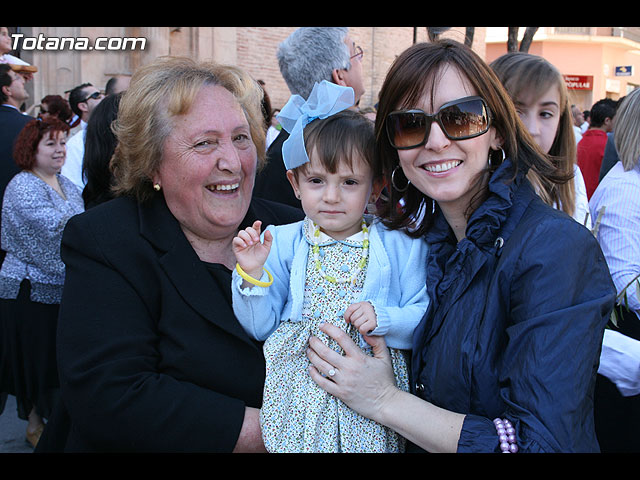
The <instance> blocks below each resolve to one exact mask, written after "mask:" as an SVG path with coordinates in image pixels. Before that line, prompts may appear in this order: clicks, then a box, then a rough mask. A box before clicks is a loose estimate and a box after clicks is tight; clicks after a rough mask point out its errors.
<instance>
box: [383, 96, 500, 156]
mask: <svg viewBox="0 0 640 480" xmlns="http://www.w3.org/2000/svg"><path fill="white" fill-rule="evenodd" d="M434 120H435V121H436V122H438V125H440V128H441V129H442V132H443V133H444V134H445V135H446V137H447V138H448V139H450V140H466V139H468V138H473V137H477V136H479V135H482V134H483V133H486V132H487V131H488V130H489V125H490V123H491V113H490V111H489V107H488V106H487V104H486V103H485V101H484V100H483V99H482V98H480V97H464V98H459V99H457V100H453V101H451V102H447V103H445V104H444V105H442V106H441V107H440V109H439V110H438V111H437V112H436V113H435V114H433V115H430V114H428V113H425V112H423V111H422V110H400V111H397V112H392V113H390V114H389V115H388V116H387V136H388V137H389V141H390V142H391V145H392V146H393V147H394V148H397V149H399V150H405V149H409V148H415V147H419V146H420V145H424V144H425V143H426V142H427V139H428V138H429V132H430V131H431V124H432V123H433V121H434Z"/></svg>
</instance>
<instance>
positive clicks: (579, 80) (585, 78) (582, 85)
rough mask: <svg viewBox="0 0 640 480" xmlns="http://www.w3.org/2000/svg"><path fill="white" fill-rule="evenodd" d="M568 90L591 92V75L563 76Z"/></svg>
mask: <svg viewBox="0 0 640 480" xmlns="http://www.w3.org/2000/svg"><path fill="white" fill-rule="evenodd" d="M563 77H564V81H565V83H566V84H567V88H568V89H569V90H593V75H563Z"/></svg>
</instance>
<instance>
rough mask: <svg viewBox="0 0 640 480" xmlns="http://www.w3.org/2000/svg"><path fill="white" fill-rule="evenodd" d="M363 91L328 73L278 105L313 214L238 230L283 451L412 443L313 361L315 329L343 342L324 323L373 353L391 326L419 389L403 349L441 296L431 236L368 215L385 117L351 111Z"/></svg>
mask: <svg viewBox="0 0 640 480" xmlns="http://www.w3.org/2000/svg"><path fill="white" fill-rule="evenodd" d="M353 98H354V96H353V90H352V89H351V88H348V87H341V86H338V85H335V84H332V83H329V82H322V83H320V84H316V86H315V88H314V89H313V91H312V93H311V95H310V96H309V100H308V101H306V102H305V101H304V99H302V98H301V97H299V96H296V95H294V96H293V97H292V98H291V99H290V100H289V102H288V103H287V105H285V107H284V108H283V109H282V112H281V114H280V115H279V116H278V120H279V121H280V123H281V124H282V126H283V128H285V129H286V130H287V131H288V132H290V137H289V138H288V139H287V141H286V142H285V143H284V145H283V160H284V162H285V166H286V168H287V177H288V179H289V181H290V183H291V185H292V186H293V189H294V191H295V193H296V196H298V198H300V200H301V202H302V208H303V210H304V212H305V215H306V217H305V219H304V220H303V221H301V222H298V223H295V224H290V225H284V226H278V227H273V226H269V227H268V228H267V229H266V231H265V232H264V234H263V235H262V239H261V223H260V222H259V221H257V222H255V223H254V225H253V226H252V227H249V228H247V229H245V230H243V231H241V232H240V233H239V234H238V236H237V237H236V238H235V239H234V240H233V249H234V253H235V255H236V259H237V262H238V265H237V266H236V270H234V272H233V286H232V292H233V307H234V311H235V313H236V316H237V318H238V320H239V321H240V323H241V324H242V326H243V328H244V329H245V331H246V332H247V333H248V334H249V335H250V336H251V337H253V338H255V339H257V340H266V341H265V343H264V354H265V359H266V380H265V388H264V400H263V406H262V410H261V424H262V431H263V438H264V442H265V446H266V448H267V450H269V451H271V452H400V451H403V449H404V439H403V438H401V437H400V436H399V435H397V434H396V433H395V432H393V431H391V430H389V429H388V428H386V427H383V426H382V425H380V424H377V423H375V422H373V421H371V420H369V419H366V418H364V417H362V416H360V415H358V414H356V413H355V412H354V411H352V410H351V409H349V408H348V407H347V406H346V405H344V404H343V403H341V402H340V401H339V400H337V399H336V398H334V397H333V396H331V395H330V394H328V393H326V392H325V391H324V390H322V389H321V388H319V387H318V386H317V385H316V384H315V382H314V381H313V380H312V379H311V376H310V375H309V372H308V370H309V365H310V362H309V360H308V359H307V356H306V351H307V348H308V339H309V337H310V336H311V335H315V336H318V337H320V338H323V340H324V341H325V342H326V343H327V344H328V345H330V346H332V347H333V348H334V349H336V351H340V350H339V347H338V346H337V344H336V343H335V342H334V341H333V340H331V339H329V338H328V337H327V336H325V335H323V334H322V332H320V331H319V329H318V325H319V324H320V323H321V322H331V323H333V324H335V325H338V326H340V327H341V328H342V329H343V330H345V331H346V332H347V333H348V334H349V335H351V336H352V338H354V340H355V341H357V342H359V344H360V346H361V347H362V348H363V349H364V350H365V351H368V352H369V353H370V347H369V346H368V344H367V343H366V341H365V340H364V338H363V337H362V335H384V336H385V338H386V341H387V345H388V346H389V347H390V351H391V356H392V359H393V367H394V372H395V375H396V380H397V383H398V385H399V386H400V387H401V388H402V389H404V390H408V389H409V385H408V374H407V365H406V363H405V358H404V352H403V350H406V349H409V348H411V335H412V332H413V329H414V327H415V326H416V325H417V324H418V322H419V321H420V320H421V319H422V316H423V315H424V313H425V311H426V310H427V306H428V303H429V300H428V297H427V293H426V271H425V264H426V257H427V245H426V243H425V242H424V241H423V240H422V239H418V240H416V239H412V238H410V237H409V236H407V235H405V234H404V233H402V232H399V231H391V230H387V229H386V228H385V227H384V226H383V225H382V224H381V223H379V222H378V220H376V219H375V218H374V217H373V216H370V215H367V214H365V211H366V209H367V204H370V203H374V202H375V201H376V199H377V197H378V195H379V194H380V192H381V190H382V188H383V182H382V172H381V169H380V166H378V165H374V164H373V161H374V160H373V159H374V155H373V148H374V133H373V123H372V122H371V121H370V120H368V119H367V118H365V117H364V116H362V115H361V114H359V113H356V112H353V111H350V110H347V109H348V107H350V106H352V105H353V101H354V100H353ZM307 125H308V126H307ZM305 127H306V128H305ZM258 279H259V280H258ZM367 349H368V350H367ZM323 373H324V374H325V375H326V376H328V377H329V378H331V377H332V376H334V375H339V374H340V373H339V371H337V370H336V369H330V370H328V371H327V372H323Z"/></svg>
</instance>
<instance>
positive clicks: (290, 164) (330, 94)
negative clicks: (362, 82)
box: [276, 80, 355, 170]
mask: <svg viewBox="0 0 640 480" xmlns="http://www.w3.org/2000/svg"><path fill="white" fill-rule="evenodd" d="M354 103H355V94H354V92H353V88H351V87H342V86H340V85H336V84H335V83H331V82H328V81H326V80H323V81H322V82H320V83H316V84H315V85H314V86H313V90H311V93H310V94H309V98H308V99H307V100H306V101H305V99H304V98H302V97H301V96H300V95H292V96H291V98H290V99H289V101H288V102H287V104H286V105H285V106H284V107H282V110H281V111H280V113H279V114H278V115H277V116H276V118H277V119H278V122H280V125H282V128H284V129H285V130H286V131H287V132H289V138H287V139H286V140H285V141H284V143H283V144H282V159H283V160H284V166H285V167H286V169H287V170H289V169H291V168H296V167H299V166H300V165H303V164H304V163H307V162H308V161H309V156H308V155H307V149H306V148H305V146H304V127H306V126H307V125H308V124H309V123H311V122H313V121H314V120H316V119H319V118H320V119H322V118H327V117H330V116H331V115H333V114H336V113H338V112H341V111H342V110H346V109H347V108H349V107H352V106H353V105H354Z"/></svg>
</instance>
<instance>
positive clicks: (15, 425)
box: [0, 395, 33, 463]
mask: <svg viewBox="0 0 640 480" xmlns="http://www.w3.org/2000/svg"><path fill="white" fill-rule="evenodd" d="M0 402H1V400H0ZM26 431H27V422H26V420H21V419H20V418H18V410H17V409H16V399H15V397H13V396H11V395H9V396H8V397H7V403H6V405H5V406H4V411H3V412H2V415H0V454H2V453H32V452H33V448H32V447H31V445H30V444H29V443H28V442H27V441H26V440H25V433H26ZM0 463H2V459H1V458H0Z"/></svg>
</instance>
